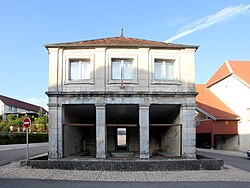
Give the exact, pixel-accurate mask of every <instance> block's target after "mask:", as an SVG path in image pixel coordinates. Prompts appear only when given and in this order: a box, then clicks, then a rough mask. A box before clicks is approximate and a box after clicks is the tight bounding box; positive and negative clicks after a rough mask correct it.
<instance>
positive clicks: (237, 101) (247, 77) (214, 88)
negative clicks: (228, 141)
mask: <svg viewBox="0 0 250 188" xmlns="http://www.w3.org/2000/svg"><path fill="white" fill-rule="evenodd" d="M249 72H250V61H226V62H225V63H224V64H223V65H222V66H221V67H220V68H219V69H218V71H217V72H216V73H215V74H214V75H213V76H212V78H211V79H210V80H209V81H208V83H207V84H206V85H207V87H208V88H209V90H210V91H211V92H212V93H213V94H215V95H216V96H217V97H218V98H219V99H220V100H221V101H223V102H224V103H225V104H226V105H227V106H228V107H229V108H231V109H232V110H233V111H234V112H235V114H237V115H238V116H239V117H240V120H239V122H238V149H239V150H240V151H246V150H248V149H249V145H250V74H249Z"/></svg>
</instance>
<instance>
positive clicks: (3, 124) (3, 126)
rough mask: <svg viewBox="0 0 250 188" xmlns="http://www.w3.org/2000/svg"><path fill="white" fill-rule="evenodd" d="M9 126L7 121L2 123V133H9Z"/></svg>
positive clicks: (0, 126)
mask: <svg viewBox="0 0 250 188" xmlns="http://www.w3.org/2000/svg"><path fill="white" fill-rule="evenodd" d="M8 131H9V125H8V123H7V122H6V121H0V132H8Z"/></svg>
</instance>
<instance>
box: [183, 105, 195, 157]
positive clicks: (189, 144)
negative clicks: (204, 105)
mask: <svg viewBox="0 0 250 188" xmlns="http://www.w3.org/2000/svg"><path fill="white" fill-rule="evenodd" d="M180 123H181V124H182V157H187V158H195V157H196V156H195V144H196V143H195V142H196V132H195V105H192V106H187V105H182V106H181V110H180Z"/></svg>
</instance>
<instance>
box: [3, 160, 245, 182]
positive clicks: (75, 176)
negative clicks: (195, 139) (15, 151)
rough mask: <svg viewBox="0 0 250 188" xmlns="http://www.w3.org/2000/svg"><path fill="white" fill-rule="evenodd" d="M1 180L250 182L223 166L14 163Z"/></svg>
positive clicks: (239, 172)
mask: <svg viewBox="0 0 250 188" xmlns="http://www.w3.org/2000/svg"><path fill="white" fill-rule="evenodd" d="M1 178H18V179H47V180H81V181H129V182H137V181H141V182H166V181H236V182H250V173H249V172H247V171H244V170H240V169H237V168H233V167H231V166H226V167H225V168H224V169H223V170H206V171H205V170H200V171H87V170H55V169H32V168H27V167H20V162H14V163H11V164H9V165H5V166H1V167H0V181H1Z"/></svg>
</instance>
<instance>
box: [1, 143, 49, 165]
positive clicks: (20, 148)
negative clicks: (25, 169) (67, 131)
mask: <svg viewBox="0 0 250 188" xmlns="http://www.w3.org/2000/svg"><path fill="white" fill-rule="evenodd" d="M46 152H48V143H35V144H29V154H30V157H32V156H35V155H39V154H43V153H46ZM25 158H26V144H10V145H0V166H2V165H5V164H8V163H10V162H13V161H18V160H22V159H25Z"/></svg>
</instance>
